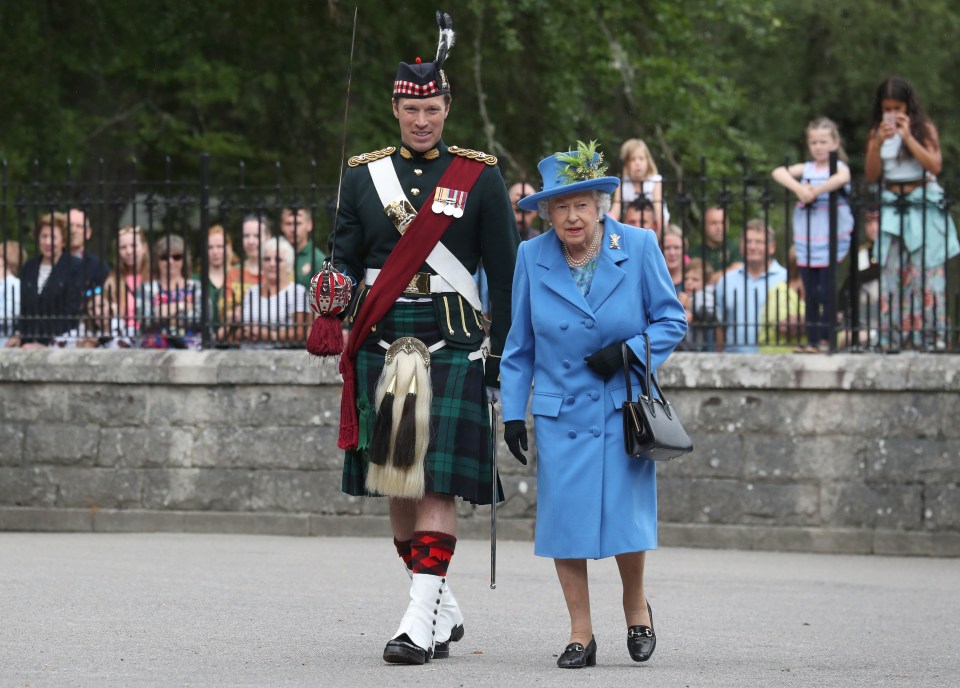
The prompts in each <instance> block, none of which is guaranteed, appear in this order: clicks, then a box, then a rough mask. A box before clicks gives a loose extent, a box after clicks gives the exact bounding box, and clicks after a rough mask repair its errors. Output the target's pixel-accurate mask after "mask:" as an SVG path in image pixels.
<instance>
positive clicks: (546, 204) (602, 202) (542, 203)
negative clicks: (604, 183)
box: [537, 189, 613, 222]
mask: <svg viewBox="0 0 960 688" xmlns="http://www.w3.org/2000/svg"><path fill="white" fill-rule="evenodd" d="M550 198H557V196H551V197H550ZM550 198H543V199H541V200H539V201H537V210H538V212H539V214H540V217H542V218H543V219H544V220H547V221H548V222H549V221H550ZM593 200H594V201H595V202H596V204H597V212H598V213H599V214H600V219H601V220H602V219H603V218H604V216H606V214H607V213H609V212H610V208H611V207H612V205H613V199H612V197H611V196H610V194H608V193H607V192H606V191H601V190H600V189H593Z"/></svg>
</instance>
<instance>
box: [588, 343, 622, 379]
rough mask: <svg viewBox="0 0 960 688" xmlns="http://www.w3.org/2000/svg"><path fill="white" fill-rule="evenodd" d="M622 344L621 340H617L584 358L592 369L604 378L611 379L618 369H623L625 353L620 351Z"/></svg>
mask: <svg viewBox="0 0 960 688" xmlns="http://www.w3.org/2000/svg"><path fill="white" fill-rule="evenodd" d="M620 344H621V342H617V343H616V344H611V345H610V346H605V347H603V348H602V349H600V350H599V351H595V352H594V353H592V354H590V355H589V356H587V357H586V358H584V359H583V360H584V361H586V362H587V366H588V367H589V368H590V370H592V371H593V372H595V373H596V374H597V375H599V376H600V377H602V378H603V379H604V380H609V379H610V378H611V377H613V374H614V373H616V372H617V371H618V370H623V354H621V353H620Z"/></svg>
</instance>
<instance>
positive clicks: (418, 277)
mask: <svg viewBox="0 0 960 688" xmlns="http://www.w3.org/2000/svg"><path fill="white" fill-rule="evenodd" d="M403 293H404V294H409V295H412V296H429V294H430V273H429V272H418V273H417V274H415V275H414V276H413V277H411V278H410V284H408V285H407V286H406V288H405V289H404V290H403Z"/></svg>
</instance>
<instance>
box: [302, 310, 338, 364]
mask: <svg viewBox="0 0 960 688" xmlns="http://www.w3.org/2000/svg"><path fill="white" fill-rule="evenodd" d="M341 327H342V325H341V323H340V319H339V318H335V317H332V316H329V315H320V316H317V317H316V318H314V320H313V326H312V327H311V328H310V336H309V337H307V351H308V352H310V354H311V355H313V356H339V355H340V354H341V353H342V352H343V333H342V331H341Z"/></svg>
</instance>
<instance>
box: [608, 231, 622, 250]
mask: <svg viewBox="0 0 960 688" xmlns="http://www.w3.org/2000/svg"><path fill="white" fill-rule="evenodd" d="M610 248H615V249H618V250H619V248H620V235H619V234H611V235H610Z"/></svg>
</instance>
